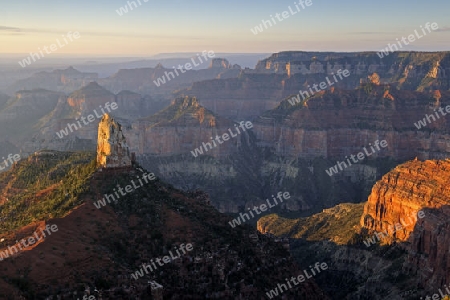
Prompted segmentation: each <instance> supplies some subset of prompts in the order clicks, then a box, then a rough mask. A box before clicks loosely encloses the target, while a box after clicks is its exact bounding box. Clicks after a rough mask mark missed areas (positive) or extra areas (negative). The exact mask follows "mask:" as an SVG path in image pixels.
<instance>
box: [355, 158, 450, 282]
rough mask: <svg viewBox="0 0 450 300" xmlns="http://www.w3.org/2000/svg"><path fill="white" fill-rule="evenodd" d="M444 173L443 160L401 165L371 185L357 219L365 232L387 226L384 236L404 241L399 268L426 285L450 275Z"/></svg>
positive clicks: (449, 193) (449, 163)
mask: <svg viewBox="0 0 450 300" xmlns="http://www.w3.org/2000/svg"><path fill="white" fill-rule="evenodd" d="M449 178H450V160H448V159H447V160H440V161H436V160H427V161H423V162H422V161H418V160H414V161H410V162H407V163H405V164H402V165H400V166H398V167H396V168H395V169H394V170H392V171H391V172H389V173H388V174H386V175H385V176H383V178H382V179H381V180H380V181H378V182H377V183H376V184H375V186H374V187H373V189H372V193H371V195H370V197H369V199H368V202H367V204H366V205H365V207H364V214H363V216H362V218H361V225H362V226H364V227H365V228H367V229H368V230H369V232H375V231H376V232H384V231H387V233H388V235H389V238H387V239H385V240H387V241H388V242H389V241H392V239H393V238H396V239H397V241H399V242H403V243H401V244H400V245H401V246H402V247H404V248H405V249H406V250H407V251H408V263H407V264H405V265H404V268H405V269H408V270H409V271H410V272H412V273H414V272H416V273H417V274H418V276H419V279H420V281H422V282H423V284H424V285H427V286H428V287H430V286H431V287H435V288H440V287H442V286H443V284H444V283H447V282H449V280H450V273H449V272H448V270H449V269H450V261H449V260H448V253H449V251H450V246H449V245H450V222H449V220H450V187H449V182H450V181H449ZM420 210H421V211H423V214H422V215H420V214H419V216H418V217H417V214H418V212H419V211H420ZM421 216H422V218H421ZM396 224H397V225H396ZM398 224H400V225H402V226H399V225H398ZM393 226H397V227H393ZM392 228H395V229H394V230H392Z"/></svg>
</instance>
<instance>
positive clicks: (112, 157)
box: [97, 114, 131, 168]
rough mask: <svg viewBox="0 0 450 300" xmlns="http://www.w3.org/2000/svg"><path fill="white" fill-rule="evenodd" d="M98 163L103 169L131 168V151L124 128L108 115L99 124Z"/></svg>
mask: <svg viewBox="0 0 450 300" xmlns="http://www.w3.org/2000/svg"><path fill="white" fill-rule="evenodd" d="M97 163H98V165H99V166H100V167H103V168H118V167H127V166H131V158H130V150H129V148H128V145H127V142H126V139H125V136H124V135H123V133H122V126H121V125H120V124H119V123H117V122H116V121H115V120H114V119H113V118H111V116H109V115H108V114H105V115H103V117H102V120H101V121H100V123H99V124H98V143H97Z"/></svg>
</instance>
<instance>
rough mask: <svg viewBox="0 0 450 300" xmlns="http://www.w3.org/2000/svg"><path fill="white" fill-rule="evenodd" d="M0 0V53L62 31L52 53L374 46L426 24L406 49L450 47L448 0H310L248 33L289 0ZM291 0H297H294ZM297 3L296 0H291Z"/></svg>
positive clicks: (43, 42)
mask: <svg viewBox="0 0 450 300" xmlns="http://www.w3.org/2000/svg"><path fill="white" fill-rule="evenodd" d="M139 1H140V2H141V5H139V3H138V0H135V2H136V3H137V4H138V6H139V7H137V8H134V9H133V10H130V9H129V7H128V10H129V12H128V13H125V14H123V16H119V15H118V13H117V12H116V10H118V9H119V8H120V7H121V6H125V5H127V1H123V0H0V53H18V54H19V53H29V52H30V51H33V52H37V51H38V48H39V47H40V48H42V47H44V46H50V45H51V44H53V43H55V41H56V40H57V39H60V41H62V35H63V34H66V33H67V32H69V31H72V32H74V31H78V32H79V33H80V38H79V39H78V40H74V41H73V42H69V43H68V45H66V46H65V47H63V48H58V50H57V51H55V53H56V52H57V53H58V54H82V55H99V54H105V55H109V56H150V55H153V54H157V53H162V52H201V51H202V50H213V51H215V52H239V53H244V52H253V53H255V52H279V51H284V50H306V51H313V50H318V51H363V50H368V51H375V50H380V48H383V47H386V45H387V43H394V42H395V39H396V38H401V37H402V36H407V35H410V34H412V33H413V32H414V30H415V29H420V26H421V25H425V23H426V22H436V23H438V25H439V28H440V29H439V31H433V32H432V33H430V34H429V35H427V36H424V37H423V38H421V39H420V40H418V41H416V42H414V43H412V44H411V47H409V48H405V49H408V50H428V51H433V50H450V43H449V40H450V39H449V38H450V19H449V18H448V13H449V12H450V1H449V0H431V1H418V0H376V1H369V0H339V1H336V0H312V5H311V6H310V7H306V8H305V9H304V10H302V11H301V12H299V13H297V14H295V15H290V16H289V18H287V19H285V20H283V21H282V22H279V21H277V24H275V25H274V26H273V27H271V28H268V29H265V30H264V31H263V32H262V33H259V34H258V35H254V34H253V33H252V32H251V31H250V28H254V27H255V26H257V25H259V24H260V23H261V20H263V19H264V20H268V19H269V18H270V15H273V16H275V14H276V13H282V12H283V11H287V10H288V6H291V7H292V9H294V10H295V5H294V1H292V0H276V1H261V0H258V1H256V0H250V1H249V0H227V1H217V0H216V1H213V0H210V1H206V0H184V1H182V0H164V1H162V0H161V1H159V0H158V1H157V0H148V1H147V2H144V1H145V0H139ZM297 1H298V0H297ZM296 3H297V2H296Z"/></svg>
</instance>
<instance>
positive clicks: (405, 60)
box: [250, 52, 450, 90]
mask: <svg viewBox="0 0 450 300" xmlns="http://www.w3.org/2000/svg"><path fill="white" fill-rule="evenodd" d="M339 69H342V70H344V69H347V70H348V71H350V73H351V74H355V75H358V76H360V77H361V79H362V81H363V82H364V81H367V77H368V76H370V75H372V74H373V73H377V74H379V76H380V82H381V83H396V85H398V87H401V88H402V89H411V90H416V89H419V90H423V89H426V88H429V87H432V86H434V87H435V88H442V89H448V88H449V87H450V86H449V81H448V78H449V74H450V52H435V53H416V52H395V53H390V54H389V58H387V57H384V58H380V57H379V56H378V54H377V53H375V52H359V53H332V52H280V53H276V54H273V55H272V56H271V57H269V58H267V59H264V60H262V61H260V62H258V64H257V65H256V67H255V70H252V71H250V72H251V73H265V74H273V73H276V74H286V75H288V76H294V75H299V76H311V75H315V74H322V75H323V76H326V75H332V74H336V72H337V71H338V70H339ZM424 79H429V80H428V81H429V82H428V83H424V81H423V80H424Z"/></svg>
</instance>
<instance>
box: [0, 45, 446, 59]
mask: <svg viewBox="0 0 450 300" xmlns="http://www.w3.org/2000/svg"><path fill="white" fill-rule="evenodd" d="M378 51H379V50H378ZM378 51H377V50H360V51H359V50H355V51H333V50H281V51H276V52H218V53H216V56H217V55H219V56H220V55H273V54H278V53H284V52H305V53H314V52H316V53H377V52H378ZM402 52H422V53H436V52H450V48H449V49H448V50H400V51H394V52H393V53H402ZM196 53H201V51H199V52H161V53H156V54H149V55H148V56H142V55H136V56H129V55H128V56H127V55H124V56H121V55H114V54H76V53H64V54H59V55H58V54H54V55H52V56H48V59H52V58H53V59H56V58H61V57H62V58H64V57H70V58H98V59H101V58H105V59H109V58H122V59H125V58H132V59H136V58H139V59H165V58H186V57H189V55H195V54H196ZM29 54H30V52H28V53H25V52H24V53H0V57H4V56H10V57H16V56H17V57H22V56H23V55H29ZM160 55H180V56H172V57H156V56H160ZM218 58H220V57H218Z"/></svg>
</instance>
